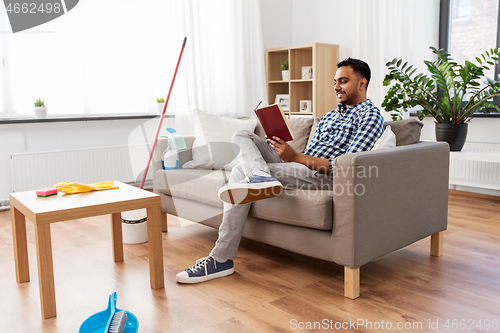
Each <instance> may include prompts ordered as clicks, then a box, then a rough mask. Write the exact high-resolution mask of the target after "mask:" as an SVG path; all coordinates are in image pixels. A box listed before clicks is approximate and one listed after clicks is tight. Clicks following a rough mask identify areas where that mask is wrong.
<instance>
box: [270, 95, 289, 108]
mask: <svg viewBox="0 0 500 333" xmlns="http://www.w3.org/2000/svg"><path fill="white" fill-rule="evenodd" d="M274 103H276V104H279V105H280V106H281V108H282V109H283V111H290V95H289V94H277V95H276V99H275V100H274Z"/></svg>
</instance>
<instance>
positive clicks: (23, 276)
mask: <svg viewBox="0 0 500 333" xmlns="http://www.w3.org/2000/svg"><path fill="white" fill-rule="evenodd" d="M10 214H11V222H12V237H13V238H14V263H15V266H16V281H17V282H18V283H23V282H28V281H29V280H30V267H29V263H28V242H27V239H26V218H25V217H24V215H23V214H22V213H21V212H20V211H18V210H17V209H16V207H12V208H11V210H10Z"/></svg>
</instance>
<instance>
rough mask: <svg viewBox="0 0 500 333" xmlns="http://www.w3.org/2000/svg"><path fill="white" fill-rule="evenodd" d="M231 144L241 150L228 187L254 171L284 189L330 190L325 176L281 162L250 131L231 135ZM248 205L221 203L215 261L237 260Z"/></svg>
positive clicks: (330, 183) (302, 166) (303, 166)
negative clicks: (262, 173)
mask: <svg viewBox="0 0 500 333" xmlns="http://www.w3.org/2000/svg"><path fill="white" fill-rule="evenodd" d="M232 142H233V143H234V144H236V145H237V146H239V148H240V152H239V153H238V161H239V162H240V164H239V165H238V166H236V167H234V168H233V170H232V172H231V175H230V176H229V183H230V184H234V183H238V182H240V181H242V180H243V179H245V178H246V177H247V176H251V175H252V174H254V173H255V171H264V172H267V173H269V174H271V175H272V176H274V177H276V178H277V179H278V180H279V181H280V182H281V183H282V184H283V186H284V187H285V188H287V189H288V188H291V187H293V188H302V189H308V188H314V189H321V190H329V189H331V187H332V179H331V178H330V177H329V176H328V175H326V174H323V173H320V172H318V171H315V170H311V169H309V168H308V167H307V166H305V165H302V164H299V163H294V162H291V163H290V162H285V161H283V160H282V159H281V158H280V157H279V156H278V155H277V154H276V152H275V151H274V149H272V148H271V147H270V146H269V145H268V143H267V142H266V141H265V140H264V139H262V138H260V137H259V136H257V135H256V134H254V133H252V132H250V131H238V132H236V133H234V135H233V138H232ZM250 205H251V203H249V204H244V205H231V204H229V203H224V214H223V217H222V223H221V225H220V227H219V238H218V239H217V242H216V243H215V247H214V248H213V250H212V254H214V255H215V256H216V257H218V258H223V259H230V260H233V259H234V258H235V257H236V252H237V251H238V247H239V245H240V240H241V235H242V234H243V228H244V226H245V222H246V219H247V216H248V212H249V211H250Z"/></svg>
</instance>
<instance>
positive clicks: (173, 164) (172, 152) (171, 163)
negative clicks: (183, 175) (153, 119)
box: [161, 128, 179, 170]
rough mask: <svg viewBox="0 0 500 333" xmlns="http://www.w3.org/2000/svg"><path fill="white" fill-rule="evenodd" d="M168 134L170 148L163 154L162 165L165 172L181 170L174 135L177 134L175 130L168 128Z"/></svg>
mask: <svg viewBox="0 0 500 333" xmlns="http://www.w3.org/2000/svg"><path fill="white" fill-rule="evenodd" d="M166 131H167V132H168V147H167V149H165V151H164V152H163V158H162V161H161V162H162V164H163V169H164V170H173V169H179V153H178V151H177V147H176V145H175V140H174V133H175V132H176V130H175V129H173V128H166Z"/></svg>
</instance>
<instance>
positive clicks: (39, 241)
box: [35, 224, 57, 319]
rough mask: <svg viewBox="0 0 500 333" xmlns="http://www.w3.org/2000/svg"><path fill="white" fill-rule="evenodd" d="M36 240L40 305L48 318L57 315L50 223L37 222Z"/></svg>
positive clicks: (44, 315) (44, 316)
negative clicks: (40, 223)
mask: <svg viewBox="0 0 500 333" xmlns="http://www.w3.org/2000/svg"><path fill="white" fill-rule="evenodd" d="M35 240H36V257H37V263H38V284H39V288H40V305H41V307H42V317H43V318H44V319H47V318H51V317H55V316H56V315H57V311H56V292H55V288H54V267H53V264H52V242H51V239H50V224H42V225H36V224H35Z"/></svg>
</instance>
